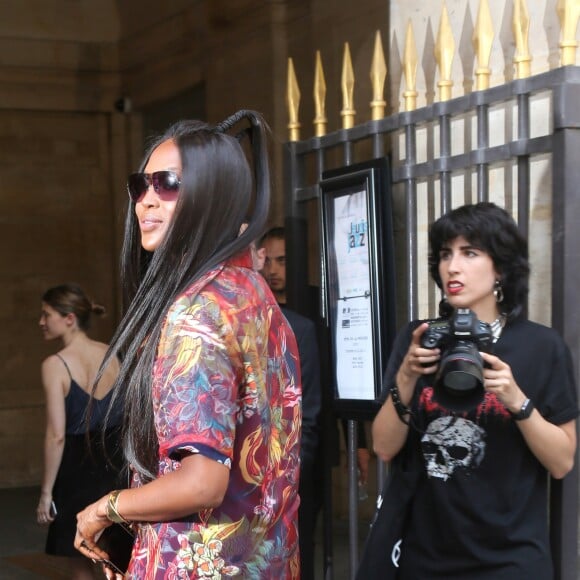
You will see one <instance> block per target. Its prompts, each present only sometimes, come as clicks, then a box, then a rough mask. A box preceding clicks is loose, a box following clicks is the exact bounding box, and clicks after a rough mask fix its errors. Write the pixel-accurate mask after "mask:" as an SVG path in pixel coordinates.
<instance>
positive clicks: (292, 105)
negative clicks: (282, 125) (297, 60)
mask: <svg viewBox="0 0 580 580" xmlns="http://www.w3.org/2000/svg"><path fill="white" fill-rule="evenodd" d="M286 104H287V106H288V132H289V139H290V141H299V140H300V121H299V117H298V109H299V108H300V89H299V88H298V80H297V79H296V72H295V71H294V61H293V60H292V58H291V57H290V58H288V79H287V91H286Z"/></svg>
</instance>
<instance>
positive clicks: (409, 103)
mask: <svg viewBox="0 0 580 580" xmlns="http://www.w3.org/2000/svg"><path fill="white" fill-rule="evenodd" d="M417 62H418V57H417V46H416V44H415V33H414V32H413V23H412V22H411V19H409V22H408V24H407V33H406V35H405V52H404V55H403V70H404V74H405V84H406V85H407V90H406V91H405V92H404V93H403V97H404V99H405V110H406V111H413V110H414V109H415V108H416V107H417V94H418V93H417V90H416V86H417Z"/></svg>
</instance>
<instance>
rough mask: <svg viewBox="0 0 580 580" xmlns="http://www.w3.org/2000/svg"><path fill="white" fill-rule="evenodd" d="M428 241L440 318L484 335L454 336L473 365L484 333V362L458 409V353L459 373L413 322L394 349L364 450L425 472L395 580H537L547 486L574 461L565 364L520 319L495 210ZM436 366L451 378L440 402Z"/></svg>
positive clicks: (502, 215) (516, 280)
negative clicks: (370, 443)
mask: <svg viewBox="0 0 580 580" xmlns="http://www.w3.org/2000/svg"><path fill="white" fill-rule="evenodd" d="M429 241H430V246H431V255H430V263H429V265H430V273H431V276H432V278H433V279H434V280H435V282H436V283H437V285H438V286H439V288H440V289H441V290H442V292H443V294H444V299H443V301H442V303H441V305H440V311H441V314H442V316H443V317H445V318H446V319H447V320H448V321H449V317H450V315H451V314H452V313H461V315H462V316H463V315H467V316H468V317H471V315H470V314H468V313H467V312H466V311H464V310H461V311H460V310H459V309H469V310H471V312H472V314H474V315H475V316H476V317H477V319H479V321H481V322H485V323H488V324H489V325H490V327H489V330H486V331H485V332H482V333H481V334H478V332H479V330H478V328H479V326H474V327H473V329H474V331H473V333H472V332H471V329H468V332H467V333H465V334H466V335H470V336H471V338H470V340H471V339H473V342H474V346H475V352H474V353H473V352H472V353H471V361H473V360H474V359H475V360H476V359H477V350H479V349H481V350H482V351H483V350H487V349H486V348H483V345H482V344H481V343H480V342H479V339H477V338H475V337H476V336H484V335H485V334H486V333H487V335H488V336H489V339H490V340H489V341H487V342H491V343H493V349H492V350H493V352H482V353H481V356H482V358H483V361H482V362H483V363H485V364H484V365H483V368H482V375H483V376H482V387H483V388H482V390H481V392H479V393H478V394H477V391H475V392H476V395H477V396H475V397H473V402H472V403H473V404H471V405H465V406H464V408H463V409H462V405H463V404H464V400H463V399H462V397H464V396H465V395H466V394H467V390H465V391H462V390H460V387H461V389H463V386H461V385H459V384H458V383H457V384H456V383H454V379H455V378H457V377H458V375H459V374H460V373H461V372H464V371H466V370H467V369H469V368H471V367H469V365H466V363H465V361H469V356H467V357H466V356H465V353H464V351H462V353H461V354H459V351H457V353H458V354H457V356H456V357H455V359H456V366H453V365H451V366H449V367H447V366H445V365H447V364H449V362H450V361H451V358H450V357H451V354H450V353H451V352H452V351H450V350H449V349H450V346H448V345H446V344H445V343H441V342H439V343H438V344H436V345H435V346H436V348H431V347H432V346H434V345H433V344H429V343H425V342H423V340H422V339H423V337H424V336H425V333H426V332H428V331H429V332H431V331H430V330H429V329H430V328H431V327H430V325H429V324H428V323H427V322H425V321H414V322H412V323H410V324H409V325H408V326H407V327H406V328H405V329H403V331H402V332H401V333H400V335H399V337H398V339H397V341H396V344H395V346H394V349H393V353H392V355H391V358H390V361H389V365H388V369H387V373H386V377H385V383H384V389H383V393H382V401H383V405H382V407H381V409H380V411H379V412H378V414H377V416H376V418H375V420H374V423H373V440H374V448H375V450H376V452H377V454H378V455H379V457H380V458H381V459H383V460H385V461H388V460H391V459H394V458H398V456H399V454H406V456H407V457H405V460H408V459H409V458H411V457H414V458H418V461H416V462H414V461H412V460H411V461H408V463H407V464H409V465H413V464H415V465H416V464H419V465H420V466H421V469H420V472H421V473H422V477H421V478H420V479H419V483H418V484H417V489H416V492H415V496H414V498H413V501H412V505H411V508H410V514H409V519H408V523H407V525H406V527H405V528H404V533H403V539H402V543H401V544H398V545H397V546H395V548H394V550H393V552H392V556H393V559H394V560H396V565H397V566H398V570H397V578H401V579H408V580H423V579H429V580H434V579H437V578H441V579H443V578H445V579H449V578H457V579H464V578H469V579H470V580H508V579H509V580H528V579H530V578H535V579H536V578H537V579H538V580H548V579H550V578H552V576H553V567H552V562H551V556H550V547H549V540H548V514H547V504H548V502H547V494H548V474H550V475H552V477H555V478H562V477H564V476H565V475H566V474H567V473H568V472H569V471H570V470H571V469H572V466H573V464H574V456H575V451H576V418H577V416H578V406H577V401H576V390H575V384H574V374H573V368H572V363H571V358H570V353H569V351H568V348H567V347H566V345H565V344H564V342H563V341H562V339H561V338H560V336H559V335H558V334H557V333H556V332H555V331H554V330H552V329H550V328H547V327H545V326H542V325H540V324H537V323H534V322H531V321H529V320H526V318H525V305H526V299H527V295H528V276H529V264H528V249H527V243H526V240H525V239H524V238H523V237H522V236H521V234H520V232H519V230H518V228H517V226H516V224H515V222H514V220H513V219H512V218H511V217H510V216H509V214H508V213H507V212H506V211H505V210H503V209H501V208H499V207H497V206H496V205H494V204H492V203H478V204H475V205H466V206H462V207H460V208H457V209H455V210H453V211H451V212H449V213H447V214H445V215H444V216H442V217H441V218H440V219H438V220H437V221H436V222H435V223H434V224H433V225H432V226H431V230H430V234H429ZM454 320H459V319H454ZM448 324H449V323H448ZM453 324H455V322H454V323H453ZM454 328H457V327H455V326H454ZM459 330H460V331H462V330H465V329H462V328H459ZM454 344H455V343H454ZM465 352H467V354H468V355H469V348H467V349H466V351H465ZM444 366H445V368H446V370H449V372H455V371H459V373H456V376H455V377H452V376H448V379H449V380H447V382H446V383H445V385H446V388H447V389H448V391H446V390H445V389H442V390H441V391H440V392H439V393H438V391H437V384H438V381H439V380H443V377H442V376H440V375H438V372H443V369H442V367H444ZM462 369H463V371H462ZM474 376H475V375H474ZM459 378H460V379H462V380H463V379H466V378H470V380H471V377H465V376H463V377H459ZM465 384H466V385H467V382H466V383H465ZM474 384H475V382H474ZM434 387H435V388H434ZM454 390H455V392H454ZM453 396H456V399H455V400H453V399H452V397H453ZM446 397H447V400H446ZM479 399H480V400H479ZM446 405H447V406H446ZM450 407H454V408H453V409H451V408H450ZM388 500H389V498H385V499H384V501H388ZM384 549H385V551H387V550H388V554H389V555H391V547H386V546H385V548H384ZM376 577H377V578H381V577H383V575H382V573H381V571H377V575H376Z"/></svg>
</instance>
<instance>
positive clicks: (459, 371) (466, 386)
mask: <svg viewBox="0 0 580 580" xmlns="http://www.w3.org/2000/svg"><path fill="white" fill-rule="evenodd" d="M428 323H429V328H428V329H427V330H426V331H425V332H424V333H423V334H422V335H421V346H422V347H424V348H439V349H440V350H441V359H440V361H439V369H438V370H437V374H436V375H435V383H434V385H433V398H434V399H435V400H436V401H437V402H438V403H439V404H440V405H441V406H443V407H445V408H446V409H448V410H450V411H454V412H466V411H469V410H470V409H473V408H475V407H477V405H479V403H480V402H481V401H482V400H483V396H484V389H483V359H482V358H481V355H480V354H479V352H480V351H483V352H490V351H491V347H492V345H493V334H492V332H491V326H490V325H489V324H487V323H486V322H482V321H481V320H479V319H478V318H477V316H476V315H475V313H474V312H472V311H471V310H470V309H469V308H458V309H457V310H455V311H454V312H453V314H452V316H451V317H450V318H449V319H443V318H438V319H436V320H429V321H428Z"/></svg>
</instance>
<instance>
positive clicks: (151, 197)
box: [139, 183, 159, 207]
mask: <svg viewBox="0 0 580 580" xmlns="http://www.w3.org/2000/svg"><path fill="white" fill-rule="evenodd" d="M139 203H142V204H143V205H146V206H147V207H154V206H156V205H158V204H159V196H158V195H157V193H156V192H155V189H153V184H152V183H150V184H149V186H148V187H147V190H146V191H145V195H143V197H142V198H141V199H140V200H139Z"/></svg>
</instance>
